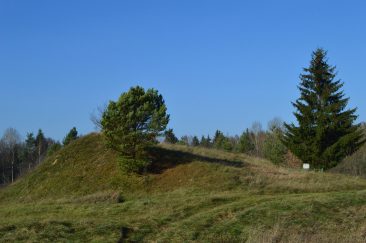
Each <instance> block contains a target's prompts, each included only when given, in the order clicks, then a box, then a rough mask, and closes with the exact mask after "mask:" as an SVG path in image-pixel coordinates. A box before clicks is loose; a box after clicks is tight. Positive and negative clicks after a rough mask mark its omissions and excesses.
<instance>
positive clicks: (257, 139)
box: [250, 121, 263, 156]
mask: <svg viewBox="0 0 366 243" xmlns="http://www.w3.org/2000/svg"><path fill="white" fill-rule="evenodd" d="M250 130H251V132H252V133H253V135H254V138H253V140H254V147H255V152H256V155H257V156H259V155H260V153H261V147H262V144H261V142H262V141H261V140H262V135H263V129H262V124H261V123H260V122H259V121H255V122H253V124H252V127H251V129H250Z"/></svg>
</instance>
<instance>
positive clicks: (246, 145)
mask: <svg viewBox="0 0 366 243" xmlns="http://www.w3.org/2000/svg"><path fill="white" fill-rule="evenodd" d="M253 136H254V134H252V133H250V132H249V129H247V130H246V131H245V132H243V134H242V135H241V136H240V138H239V152H241V153H247V154H250V153H252V152H253V151H254V149H255V145H254V143H253Z"/></svg>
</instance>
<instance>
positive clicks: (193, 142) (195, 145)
mask: <svg viewBox="0 0 366 243" xmlns="http://www.w3.org/2000/svg"><path fill="white" fill-rule="evenodd" d="M198 145H200V140H198V137H197V136H194V137H193V139H192V146H193V147H197V146H198Z"/></svg>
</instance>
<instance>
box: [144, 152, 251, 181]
mask: <svg viewBox="0 0 366 243" xmlns="http://www.w3.org/2000/svg"><path fill="white" fill-rule="evenodd" d="M150 159H151V162H152V163H151V166H150V168H149V171H150V172H152V173H157V174H160V173H162V172H163V171H164V170H166V169H169V168H173V167H175V166H177V165H180V164H187V163H191V162H193V161H201V162H206V163H212V164H220V165H225V166H231V167H237V168H239V167H243V166H244V165H245V164H244V163H243V162H242V161H239V160H236V161H235V160H227V159H218V158H212V157H208V156H202V155H197V154H192V153H190V152H183V151H177V150H169V149H165V148H160V147H154V148H151V149H150Z"/></svg>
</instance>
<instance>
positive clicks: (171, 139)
mask: <svg viewBox="0 0 366 243" xmlns="http://www.w3.org/2000/svg"><path fill="white" fill-rule="evenodd" d="M164 135H165V139H164V142H165V143H170V144H176V143H177V142H178V138H177V137H176V136H175V134H174V132H173V129H168V130H166V131H165V133H164Z"/></svg>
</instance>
